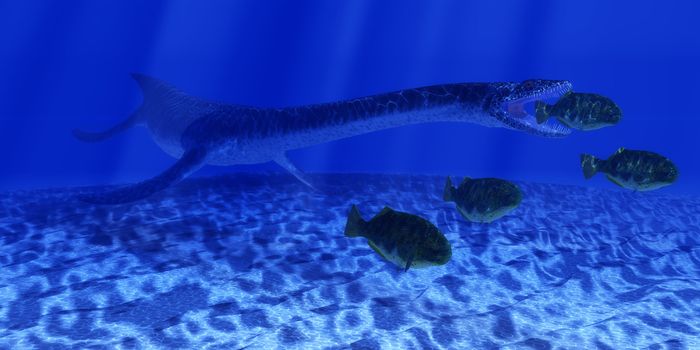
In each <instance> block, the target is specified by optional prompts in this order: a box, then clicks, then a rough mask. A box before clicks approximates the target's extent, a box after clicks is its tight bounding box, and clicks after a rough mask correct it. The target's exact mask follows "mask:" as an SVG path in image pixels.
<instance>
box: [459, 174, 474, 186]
mask: <svg viewBox="0 0 700 350" xmlns="http://www.w3.org/2000/svg"><path fill="white" fill-rule="evenodd" d="M471 180H472V178H471V177H469V176H465V177H464V178H463V179H462V182H461V183H460V184H459V185H460V186H462V185H464V184H465V183H467V182H469V181H471Z"/></svg>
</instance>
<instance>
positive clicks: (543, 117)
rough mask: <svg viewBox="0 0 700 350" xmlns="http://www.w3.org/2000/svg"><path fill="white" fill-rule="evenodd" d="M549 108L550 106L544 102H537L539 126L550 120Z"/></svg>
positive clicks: (536, 116) (536, 117) (536, 109)
mask: <svg viewBox="0 0 700 350" xmlns="http://www.w3.org/2000/svg"><path fill="white" fill-rule="evenodd" d="M547 107H548V105H547V104H546V103H544V102H542V101H537V102H535V119H537V124H542V123H544V122H546V121H547V119H549V112H548V111H547Z"/></svg>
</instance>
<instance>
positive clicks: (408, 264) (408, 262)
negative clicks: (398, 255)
mask: <svg viewBox="0 0 700 350" xmlns="http://www.w3.org/2000/svg"><path fill="white" fill-rule="evenodd" d="M415 256H416V255H415V254H411V256H409V257H408V261H406V269H405V270H404V272H408V269H409V268H410V267H411V264H413V257H415Z"/></svg>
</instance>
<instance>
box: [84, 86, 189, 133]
mask: <svg viewBox="0 0 700 350" xmlns="http://www.w3.org/2000/svg"><path fill="white" fill-rule="evenodd" d="M131 76H132V77H133V78H134V80H136V82H137V83H138V84H139V86H140V87H141V91H142V92H143V103H142V104H141V106H140V107H139V108H138V109H136V111H134V112H133V113H131V115H130V116H129V117H128V118H126V119H125V120H123V121H122V122H120V123H118V124H116V125H114V126H112V127H111V128H109V129H107V130H104V131H98V132H89V131H83V130H80V129H73V136H74V137H75V138H76V139H78V140H80V141H84V142H99V141H103V140H106V139H108V138H110V137H112V136H114V135H116V134H118V133H120V132H122V131H124V130H126V129H129V128H130V127H132V126H134V125H137V124H140V123H142V122H143V121H144V120H145V119H146V117H147V115H148V111H149V110H151V106H161V105H163V104H164V103H173V102H178V101H171V100H180V99H185V98H189V97H188V96H187V95H186V94H184V93H183V92H181V91H179V90H177V89H176V88H174V87H173V86H170V85H168V84H167V83H165V82H163V81H161V80H158V79H155V78H151V77H148V76H146V75H142V74H137V73H133V74H131Z"/></svg>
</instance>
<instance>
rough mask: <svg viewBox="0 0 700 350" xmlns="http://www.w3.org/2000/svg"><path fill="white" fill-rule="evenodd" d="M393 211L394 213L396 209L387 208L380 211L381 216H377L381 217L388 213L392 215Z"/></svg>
mask: <svg viewBox="0 0 700 350" xmlns="http://www.w3.org/2000/svg"><path fill="white" fill-rule="evenodd" d="M392 211H394V209H391V208H389V207H386V206H385V207H384V209H382V211H380V212H379V214H377V216H381V215H384V214H386V213H391V212H392Z"/></svg>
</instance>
